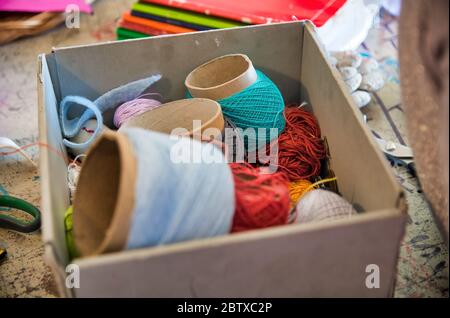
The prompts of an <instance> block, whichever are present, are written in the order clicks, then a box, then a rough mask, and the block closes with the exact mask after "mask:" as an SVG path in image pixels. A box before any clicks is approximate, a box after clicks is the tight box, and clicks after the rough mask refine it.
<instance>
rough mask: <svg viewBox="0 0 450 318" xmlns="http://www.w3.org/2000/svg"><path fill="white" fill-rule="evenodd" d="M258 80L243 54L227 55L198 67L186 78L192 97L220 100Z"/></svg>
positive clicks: (248, 60)
mask: <svg viewBox="0 0 450 318" xmlns="http://www.w3.org/2000/svg"><path fill="white" fill-rule="evenodd" d="M257 79H258V75H257V74H256V70H255V68H254V67H253V63H252V61H251V60H250V59H249V57H248V56H247V55H244V54H229V55H224V56H221V57H218V58H215V59H213V60H211V61H209V62H206V63H205V64H203V65H200V66H199V67H197V68H196V69H195V70H193V71H192V72H191V73H189V75H188V76H187V77H186V80H185V85H186V87H187V89H188V90H189V92H190V93H191V95H192V96H193V97H199V98H209V99H213V100H216V101H217V100H221V99H224V98H227V97H230V96H232V95H234V94H236V93H239V92H241V91H243V90H244V89H246V88H247V87H249V86H250V85H252V84H253V83H255V82H256V80H257Z"/></svg>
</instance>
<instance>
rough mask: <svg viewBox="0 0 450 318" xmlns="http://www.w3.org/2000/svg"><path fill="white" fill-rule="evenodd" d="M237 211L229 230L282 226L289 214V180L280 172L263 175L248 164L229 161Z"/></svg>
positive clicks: (239, 230) (237, 230)
mask: <svg viewBox="0 0 450 318" xmlns="http://www.w3.org/2000/svg"><path fill="white" fill-rule="evenodd" d="M230 168H231V171H232V172H233V177H234V184H235V192H236V211H235V214H234V218H233V227H232V230H231V232H241V231H248V230H253V229H260V228H266V227H270V226H276V225H283V224H286V223H287V221H288V215H289V203H290V201H289V189H288V186H289V183H288V179H287V178H286V176H285V175H284V174H283V173H274V174H266V173H262V171H261V170H260V169H259V168H254V167H252V166H251V165H249V164H247V163H231V164H230Z"/></svg>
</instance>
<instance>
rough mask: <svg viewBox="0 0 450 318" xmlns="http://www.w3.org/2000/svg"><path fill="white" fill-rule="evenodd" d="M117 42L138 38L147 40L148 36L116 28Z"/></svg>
mask: <svg viewBox="0 0 450 318" xmlns="http://www.w3.org/2000/svg"><path fill="white" fill-rule="evenodd" d="M116 34H117V40H127V39H139V38H148V37H150V35H148V34H144V33H140V32H135V31H131V30H128V29H124V28H117V30H116Z"/></svg>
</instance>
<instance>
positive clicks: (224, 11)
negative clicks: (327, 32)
mask: <svg viewBox="0 0 450 318" xmlns="http://www.w3.org/2000/svg"><path fill="white" fill-rule="evenodd" d="M144 1H145V2H150V3H154V4H159V5H164V6H170V7H174V8H178V9H183V10H190V11H195V12H199V13H202V14H206V15H215V16H219V17H223V18H227V19H232V20H237V21H241V22H244V23H250V24H264V23H272V22H284V21H295V20H310V21H312V22H313V23H314V24H315V25H316V26H317V27H320V26H322V25H323V24H325V22H327V21H328V19H330V18H331V17H332V16H334V15H335V14H336V12H337V11H338V10H339V9H340V8H341V7H342V6H343V5H344V4H345V2H346V1H347V0H144Z"/></svg>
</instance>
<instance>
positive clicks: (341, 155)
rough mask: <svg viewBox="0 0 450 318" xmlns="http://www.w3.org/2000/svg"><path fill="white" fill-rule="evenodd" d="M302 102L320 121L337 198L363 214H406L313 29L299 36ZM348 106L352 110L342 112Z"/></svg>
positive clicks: (394, 183) (388, 171)
mask: <svg viewBox="0 0 450 318" xmlns="http://www.w3.org/2000/svg"><path fill="white" fill-rule="evenodd" d="M303 39H304V41H303V60H304V61H308V63H303V65H302V75H301V82H302V98H303V99H304V100H306V101H308V102H309V103H310V105H311V106H312V109H313V111H314V113H315V115H316V116H317V117H318V118H319V122H320V128H321V130H322V134H323V135H324V136H326V138H327V141H328V144H329V146H330V151H331V157H332V158H331V165H332V169H333V170H334V172H335V174H336V176H337V178H338V184H339V190H340V192H341V194H342V195H343V196H344V197H345V198H346V199H347V200H348V201H350V202H351V203H353V204H355V205H357V206H359V207H362V208H363V209H364V211H376V210H380V209H386V208H400V207H401V208H402V209H403V208H404V202H402V201H404V199H403V192H402V190H401V188H400V186H399V184H398V182H397V181H396V180H395V178H394V174H393V171H392V169H391V168H390V167H389V166H388V163H387V160H386V159H385V158H384V156H383V155H382V153H381V151H380V150H379V149H378V147H377V145H376V144H375V141H374V140H373V137H372V135H371V133H370V131H369V129H368V126H367V124H365V123H364V121H363V118H362V114H361V111H360V110H359V109H358V107H357V106H356V105H355V103H354V102H353V99H352V98H351V96H350V94H349V92H348V90H347V87H346V86H345V83H344V82H343V80H342V78H341V76H340V75H339V74H338V71H337V70H336V69H333V68H331V67H330V65H329V63H328V61H327V58H326V55H325V53H324V52H323V50H322V49H321V48H320V47H319V46H318V45H317V44H316V43H317V41H318V40H317V39H316V35H315V31H314V28H313V26H312V25H310V24H307V26H306V27H305V29H304V36H303ZM345 104H349V105H351V107H342V105H345Z"/></svg>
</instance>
